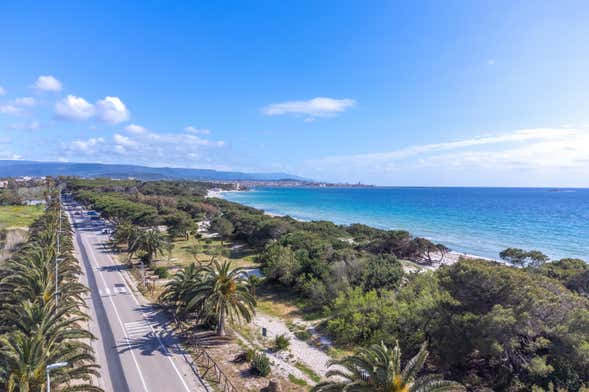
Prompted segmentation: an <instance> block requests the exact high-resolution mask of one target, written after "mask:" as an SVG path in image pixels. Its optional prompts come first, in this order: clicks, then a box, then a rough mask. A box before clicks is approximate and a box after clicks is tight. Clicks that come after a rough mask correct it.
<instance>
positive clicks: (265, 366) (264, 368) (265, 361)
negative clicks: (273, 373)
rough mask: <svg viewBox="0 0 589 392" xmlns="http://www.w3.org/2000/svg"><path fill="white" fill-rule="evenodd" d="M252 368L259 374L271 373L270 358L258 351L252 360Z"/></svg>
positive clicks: (264, 375)
mask: <svg viewBox="0 0 589 392" xmlns="http://www.w3.org/2000/svg"><path fill="white" fill-rule="evenodd" d="M251 369H252V371H253V372H254V373H256V374H257V375H258V376H261V377H266V376H267V375H269V374H270V370H271V368H270V359H269V358H268V356H267V355H266V354H263V353H256V354H254V359H252V362H251Z"/></svg>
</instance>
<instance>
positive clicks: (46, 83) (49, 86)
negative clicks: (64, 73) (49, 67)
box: [35, 75, 62, 92]
mask: <svg viewBox="0 0 589 392" xmlns="http://www.w3.org/2000/svg"><path fill="white" fill-rule="evenodd" d="M35 88H36V89H37V90H38V91H54V92H58V91H61V89H62V86H61V82H60V81H59V80H57V79H56V78H55V77H53V76H51V75H44V76H39V77H38V78H37V81H36V82H35Z"/></svg>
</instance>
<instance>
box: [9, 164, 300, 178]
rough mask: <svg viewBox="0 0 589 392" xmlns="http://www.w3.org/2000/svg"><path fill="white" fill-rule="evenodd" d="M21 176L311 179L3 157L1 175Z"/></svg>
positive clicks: (290, 175)
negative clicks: (21, 159) (16, 159)
mask: <svg viewBox="0 0 589 392" xmlns="http://www.w3.org/2000/svg"><path fill="white" fill-rule="evenodd" d="M19 176H32V177H40V176H77V177H108V178H128V177H133V178H137V179H141V180H202V181H204V180H217V181H280V180H286V181H288V180H295V181H310V180H308V179H305V178H302V177H298V176H294V175H292V174H287V173H242V172H228V171H217V170H210V169H185V168H174V167H147V166H137V165H118V164H103V163H70V162H36V161H8V160H0V177H19Z"/></svg>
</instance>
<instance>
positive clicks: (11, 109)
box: [0, 103, 24, 116]
mask: <svg viewBox="0 0 589 392" xmlns="http://www.w3.org/2000/svg"><path fill="white" fill-rule="evenodd" d="M0 113H3V114H9V115H11V116H19V115H21V114H23V113H24V109H23V108H22V107H19V106H16V105H13V104H10V103H9V104H4V105H0Z"/></svg>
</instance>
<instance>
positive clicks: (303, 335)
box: [294, 330, 312, 340]
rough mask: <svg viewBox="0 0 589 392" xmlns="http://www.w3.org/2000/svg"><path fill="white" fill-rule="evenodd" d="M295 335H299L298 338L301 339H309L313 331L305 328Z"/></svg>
mask: <svg viewBox="0 0 589 392" xmlns="http://www.w3.org/2000/svg"><path fill="white" fill-rule="evenodd" d="M294 334H295V336H296V337H297V339H300V340H309V339H311V336H312V335H311V332H309V331H307V330H303V331H296V332H295V333H294Z"/></svg>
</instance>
